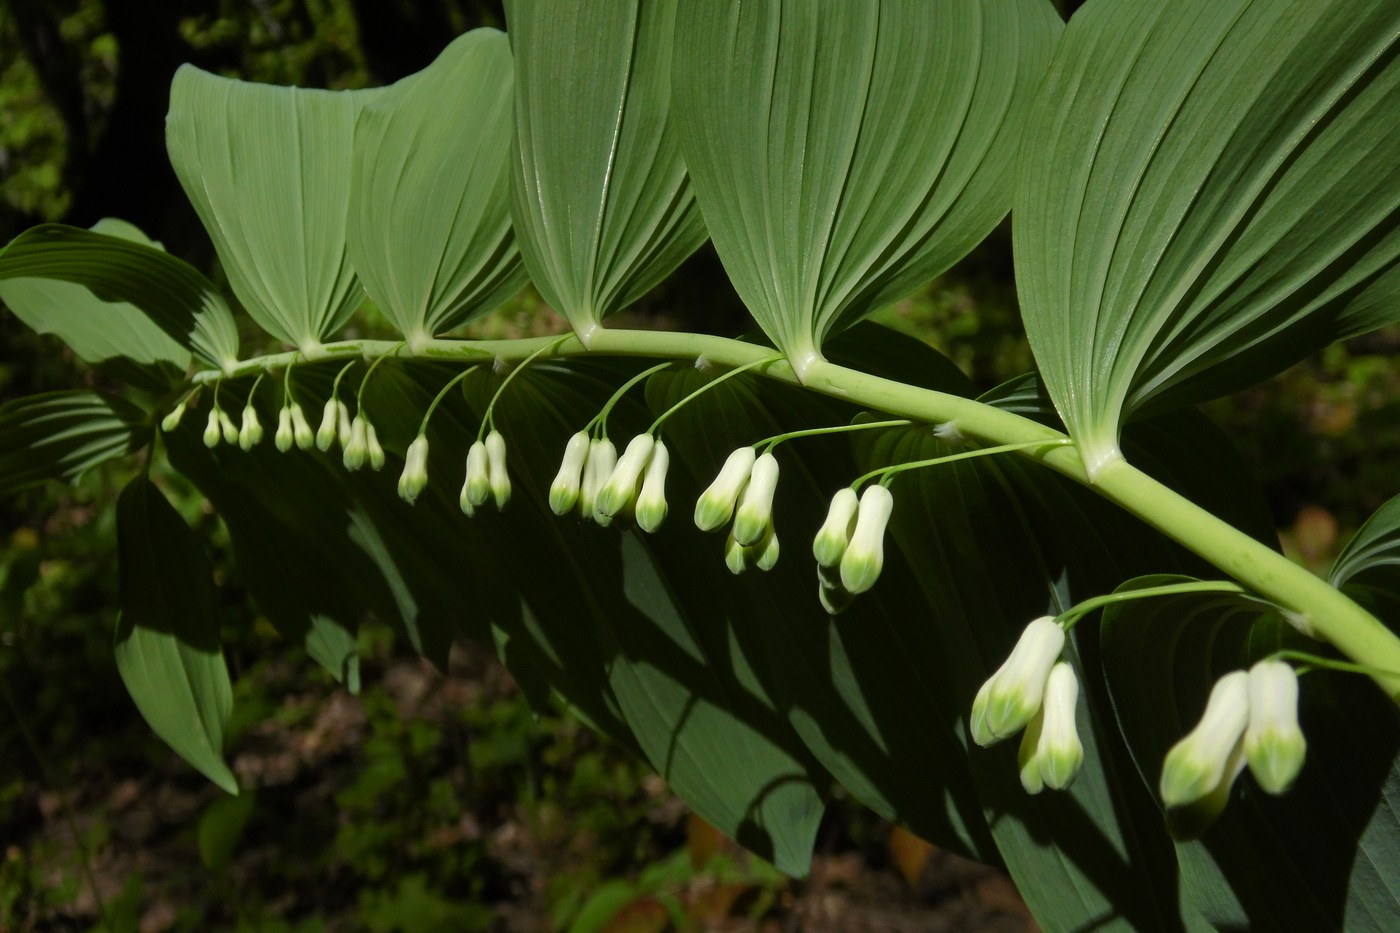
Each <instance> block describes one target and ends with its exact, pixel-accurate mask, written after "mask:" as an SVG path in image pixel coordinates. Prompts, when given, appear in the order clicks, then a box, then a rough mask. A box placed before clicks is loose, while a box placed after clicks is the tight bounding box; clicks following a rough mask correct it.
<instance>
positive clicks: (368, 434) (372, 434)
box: [365, 418, 384, 471]
mask: <svg viewBox="0 0 1400 933" xmlns="http://www.w3.org/2000/svg"><path fill="white" fill-rule="evenodd" d="M365 453H366V454H367V455H368V456H369V468H370V469H371V470H376V471H377V470H382V469H384V448H383V447H381V446H379V432H378V431H376V430H375V429H374V425H373V424H372V423H371V422H370V420H369V419H368V418H366V419H365Z"/></svg>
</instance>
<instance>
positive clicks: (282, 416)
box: [272, 408, 293, 453]
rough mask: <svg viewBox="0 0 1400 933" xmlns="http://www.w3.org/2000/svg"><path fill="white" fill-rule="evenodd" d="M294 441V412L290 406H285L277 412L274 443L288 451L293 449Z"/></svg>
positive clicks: (273, 436)
mask: <svg viewBox="0 0 1400 933" xmlns="http://www.w3.org/2000/svg"><path fill="white" fill-rule="evenodd" d="M292 441H293V438H292V412H291V409H289V408H283V409H282V410H281V411H279V412H278V413H277V431H276V432H275V433H274V434H273V435H272V443H273V444H275V445H276V446H277V449H278V450H280V451H282V453H286V452H287V451H289V450H291V449H292Z"/></svg>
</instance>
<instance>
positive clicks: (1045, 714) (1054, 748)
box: [1018, 661, 1084, 794]
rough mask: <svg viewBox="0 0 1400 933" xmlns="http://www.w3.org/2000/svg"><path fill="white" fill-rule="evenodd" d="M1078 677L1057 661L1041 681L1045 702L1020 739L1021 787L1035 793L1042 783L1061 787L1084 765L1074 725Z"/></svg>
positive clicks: (1077, 733)
mask: <svg viewBox="0 0 1400 933" xmlns="http://www.w3.org/2000/svg"><path fill="white" fill-rule="evenodd" d="M1078 702H1079V678H1077V677H1076V676H1075V674H1074V668H1073V667H1071V666H1070V664H1069V662H1068V661H1057V662H1056V663H1055V666H1054V667H1052V668H1050V676H1049V677H1048V678H1046V681H1045V701H1044V702H1043V703H1042V704H1041V706H1040V709H1039V711H1037V712H1036V714H1035V715H1034V716H1032V717H1031V721H1030V723H1028V724H1027V726H1026V733H1025V735H1024V736H1023V737H1022V739H1021V750H1020V753H1019V755H1018V761H1019V763H1020V767H1021V786H1022V787H1024V788H1025V789H1026V793H1029V794H1038V793H1040V791H1041V789H1042V788H1043V787H1044V786H1045V785H1047V784H1048V785H1049V786H1050V787H1053V788H1054V789H1055V790H1064V789H1065V788H1067V787H1069V785H1070V784H1071V783H1073V782H1074V778H1075V775H1077V774H1078V773H1079V768H1080V766H1081V765H1083V764H1084V743H1083V742H1081V741H1080V739H1079V730H1078V729H1077V728H1076V727H1075V724H1074V713H1075V706H1076V705H1077V704H1078Z"/></svg>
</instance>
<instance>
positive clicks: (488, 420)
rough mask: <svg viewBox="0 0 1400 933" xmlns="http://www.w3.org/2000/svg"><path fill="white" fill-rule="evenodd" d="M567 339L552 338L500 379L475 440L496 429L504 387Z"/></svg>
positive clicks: (487, 405) (488, 403)
mask: <svg viewBox="0 0 1400 933" xmlns="http://www.w3.org/2000/svg"><path fill="white" fill-rule="evenodd" d="M569 339H571V335H568V334H566V335H564V336H563V337H555V338H553V340H552V341H551V342H550V343H547V344H545V345H544V346H542V347H540V348H539V349H538V350H536V351H535V352H534V353H531V354H530V355H529V356H527V357H525V359H523V360H521V361H520V363H519V365H517V366H516V367H515V368H514V369H512V370H511V371H510V372H508V373H506V377H505V378H504V379H502V380H501V384H500V385H499V386H497V387H496V392H495V394H494V395H492V396H491V401H490V402H487V403H486V416H485V417H484V418H482V419H481V427H480V428H478V429H477V432H476V439H477V440H481V439H482V438H484V437H485V436H486V431H487V429H488V428H490V429H491V430H493V431H494V430H495V429H496V402H497V401H499V400H500V398H501V394H502V393H504V392H505V390H506V386H508V385H510V384H511V382H512V381H514V379H515V377H516V376H517V375H518V374H519V373H520V372H521V370H523V369H524V368H525V367H527V366H529V365H530V364H531V363H533V362H534V361H535V360H536V359H538V358H539V357H541V356H543V355H544V354H545V353H546V352H548V351H550V350H553V349H556V348H557V347H558V346H559V344H561V343H563V342H564V341H565V340H569Z"/></svg>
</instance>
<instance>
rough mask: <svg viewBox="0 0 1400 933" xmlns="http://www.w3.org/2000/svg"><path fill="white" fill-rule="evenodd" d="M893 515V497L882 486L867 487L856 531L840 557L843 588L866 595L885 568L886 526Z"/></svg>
mask: <svg viewBox="0 0 1400 933" xmlns="http://www.w3.org/2000/svg"><path fill="white" fill-rule="evenodd" d="M893 511H894V496H893V495H891V494H890V491H889V490H888V489H886V488H885V487H884V486H881V485H880V484H879V483H875V484H873V485H870V486H867V487H865V492H863V493H861V494H860V506H859V508H858V509H857V510H856V527H855V530H854V531H852V532H851V540H850V543H849V544H847V545H846V548H845V550H844V551H843V552H842V554H841V585H842V586H844V587H845V588H846V589H847V590H848V591H849V592H850V593H852V594H856V593H864V592H865V591H866V590H868V589H870V588H871V587H872V586H874V585H875V581H876V580H878V579H880V571H882V570H884V568H885V526H886V525H888V524H889V523H890V513H891V512H893Z"/></svg>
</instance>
